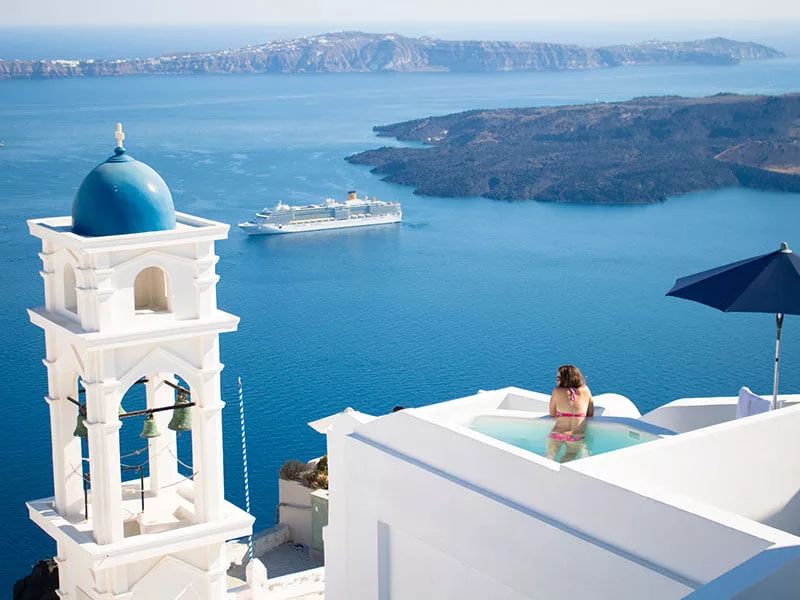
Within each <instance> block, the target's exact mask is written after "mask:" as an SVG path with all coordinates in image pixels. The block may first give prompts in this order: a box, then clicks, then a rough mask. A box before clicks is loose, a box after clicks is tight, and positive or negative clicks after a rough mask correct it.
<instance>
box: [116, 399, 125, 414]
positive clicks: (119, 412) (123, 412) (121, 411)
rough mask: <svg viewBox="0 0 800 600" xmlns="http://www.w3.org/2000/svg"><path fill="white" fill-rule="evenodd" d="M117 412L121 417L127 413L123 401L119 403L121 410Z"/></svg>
mask: <svg viewBox="0 0 800 600" xmlns="http://www.w3.org/2000/svg"><path fill="white" fill-rule="evenodd" d="M117 414H118V415H119V416H120V417H121V416H123V415H124V414H125V409H124V408H122V403H121V402H120V405H119V410H118V411H117Z"/></svg>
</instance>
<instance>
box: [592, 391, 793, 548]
mask: <svg viewBox="0 0 800 600" xmlns="http://www.w3.org/2000/svg"><path fill="white" fill-rule="evenodd" d="M798 431H800V406H792V407H789V408H784V409H781V410H778V411H773V412H769V413H764V414H760V415H756V416H752V417H747V418H745V419H738V420H734V421H730V422H727V423H721V424H719V425H715V426H711V427H706V428H704V429H698V430H696V431H692V432H690V433H685V434H683V435H680V436H675V437H673V438H667V439H663V440H659V441H657V442H651V443H649V444H643V445H641V446H636V447H635V448H631V449H628V450H626V451H624V452H616V453H613V454H609V455H603V456H598V457H595V458H592V459H591V462H590V463H586V464H585V465H582V466H581V467H580V468H581V469H582V470H584V471H585V472H587V473H591V474H593V475H595V476H598V477H603V478H608V479H610V480H612V481H614V480H620V481H621V480H625V481H631V482H636V484H637V485H641V486H650V487H657V488H660V489H663V490H668V491H670V492H672V493H678V494H681V495H683V496H686V497H689V498H692V499H695V500H699V501H701V502H703V503H707V504H709V505H711V506H715V507H719V508H722V509H724V510H727V511H731V512H733V513H736V514H738V515H741V516H744V517H747V518H748V519H752V520H754V521H758V522H759V523H763V524H765V525H769V526H771V527H775V528H777V529H781V530H783V531H787V532H789V533H792V534H794V535H800V435H798V434H797V432H798Z"/></svg>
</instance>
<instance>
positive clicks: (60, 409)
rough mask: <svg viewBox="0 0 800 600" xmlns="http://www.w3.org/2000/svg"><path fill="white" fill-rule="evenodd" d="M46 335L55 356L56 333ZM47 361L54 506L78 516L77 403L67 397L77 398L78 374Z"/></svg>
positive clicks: (49, 351)
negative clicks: (75, 435)
mask: <svg viewBox="0 0 800 600" xmlns="http://www.w3.org/2000/svg"><path fill="white" fill-rule="evenodd" d="M45 339H46V341H47V354H48V357H53V356H55V354H56V351H55V349H54V346H55V344H56V340H55V339H54V335H53V334H50V333H48V334H47V335H46V336H45ZM44 364H45V365H46V366H47V387H48V394H47V397H46V398H45V400H46V401H47V403H48V404H49V405H50V437H51V440H52V453H53V490H54V495H55V501H56V507H55V508H56V512H58V513H59V514H60V515H62V516H64V517H67V518H71V519H78V518H80V516H81V514H82V513H83V478H82V473H83V472H82V470H81V469H82V464H81V440H80V438H76V437H74V436H73V435H72V433H73V432H74V431H75V424H76V423H77V418H78V407H76V406H75V405H74V404H72V403H71V402H70V401H69V400H67V396H72V397H73V398H75V399H76V400H77V399H78V385H77V374H74V373H62V372H60V370H59V369H58V367H57V365H56V362H55V360H52V359H46V360H45V361H44ZM70 383H71V385H70Z"/></svg>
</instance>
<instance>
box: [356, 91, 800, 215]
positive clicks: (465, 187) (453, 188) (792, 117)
mask: <svg viewBox="0 0 800 600" xmlns="http://www.w3.org/2000/svg"><path fill="white" fill-rule="evenodd" d="M374 130H375V131H376V132H377V133H378V135H379V136H384V137H393V138H396V139H398V140H402V141H413V142H423V143H424V144H426V145H427V146H428V147H426V148H398V147H383V148H379V149H377V150H368V151H365V152H361V153H358V154H355V155H352V156H349V157H347V160H348V161H349V162H350V163H353V164H358V165H368V166H371V167H373V169H372V172H373V173H376V174H378V175H382V176H383V180H384V181H388V182H391V183H399V184H402V185H408V186H413V187H414V188H416V189H415V192H416V193H417V194H421V195H429V196H444V197H470V196H484V197H487V198H493V199H498V200H541V201H548V202H581V203H591V204H646V203H653V202H662V201H664V200H666V199H667V197H668V196H671V195H677V194H683V193H688V192H693V191H700V190H708V189H715V188H722V187H730V186H750V187H757V188H762V189H777V190H784V191H793V192H800V94H787V95H781V96H739V95H735V94H718V95H716V96H711V97H707V98H681V97H676V96H663V97H650V98H635V99H633V100H630V101H627V102H615V103H595V104H588V105H583V106H560V107H540V108H518V109H497V110H472V111H467V112H462V113H456V114H451V115H445V116H440V117H430V118H426V119H418V120H414V121H407V122H403V123H396V124H393V125H384V126H378V127H375V128H374Z"/></svg>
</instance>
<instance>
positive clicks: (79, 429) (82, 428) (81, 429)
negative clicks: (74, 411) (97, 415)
mask: <svg viewBox="0 0 800 600" xmlns="http://www.w3.org/2000/svg"><path fill="white" fill-rule="evenodd" d="M84 419H85V417H84V416H83V411H82V410H79V411H78V421H77V423H76V424H75V431H73V432H72V435H74V436H75V437H82V438H85V437H88V436H89V431H88V430H87V429H86V423H84V421H83V420H84Z"/></svg>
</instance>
